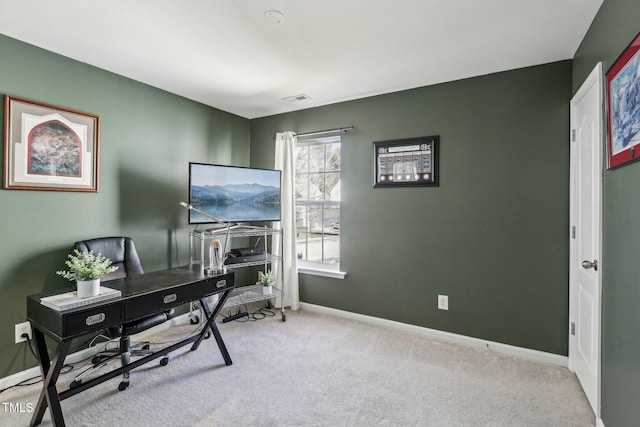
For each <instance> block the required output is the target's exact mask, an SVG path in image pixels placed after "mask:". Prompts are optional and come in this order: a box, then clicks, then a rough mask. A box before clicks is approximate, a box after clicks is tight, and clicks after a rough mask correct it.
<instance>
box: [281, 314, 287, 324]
mask: <svg viewBox="0 0 640 427" xmlns="http://www.w3.org/2000/svg"><path fill="white" fill-rule="evenodd" d="M282 321H283V322H286V321H287V315H286V314H284V313H282Z"/></svg>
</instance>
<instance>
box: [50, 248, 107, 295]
mask: <svg viewBox="0 0 640 427" xmlns="http://www.w3.org/2000/svg"><path fill="white" fill-rule="evenodd" d="M65 264H66V265H67V266H68V267H69V270H60V271H56V274H58V275H60V276H62V277H64V278H65V279H69V280H71V281H73V280H75V281H76V286H77V288H78V296H79V297H80V298H88V297H92V296H96V295H98V294H100V278H101V277H102V276H104V275H105V274H108V273H113V272H114V271H116V270H117V269H118V266H115V265H111V260H110V259H108V258H106V257H104V256H102V254H98V255H94V253H93V251H89V252H80V251H79V250H77V249H74V250H73V253H72V254H69V259H68V260H67V261H65Z"/></svg>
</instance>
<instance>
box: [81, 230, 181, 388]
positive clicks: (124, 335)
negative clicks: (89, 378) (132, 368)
mask: <svg viewBox="0 0 640 427" xmlns="http://www.w3.org/2000/svg"><path fill="white" fill-rule="evenodd" d="M73 249H77V250H79V251H80V252H89V251H93V253H94V254H96V255H97V254H102V255H103V256H105V257H106V258H108V259H110V260H111V262H112V263H113V265H117V266H118V269H117V270H116V271H114V272H113V273H109V274H107V275H105V276H104V277H103V278H102V279H101V283H104V282H108V281H109V280H114V279H120V278H122V277H127V276H135V275H138V274H142V273H144V271H143V270H142V264H141V263H140V258H138V252H137V251H136V247H135V245H134V244H133V240H132V239H131V238H130V237H101V238H97V239H91V240H83V241H80V242H76V243H75V244H74V246H73ZM105 286H107V287H108V286H109V284H108V283H105ZM173 316H174V310H173V309H171V310H168V311H165V312H162V313H158V314H154V315H151V316H147V317H143V318H142V319H138V320H135V321H133V322H129V323H125V324H123V325H120V326H116V327H111V328H108V329H107V330H105V335H107V336H108V337H109V338H112V339H114V338H120V345H119V346H118V348H117V349H114V350H107V351H103V352H100V353H98V354H96V355H95V356H94V357H93V359H92V360H91V362H92V364H93V368H99V367H102V366H104V365H105V364H106V363H107V362H108V361H110V360H111V359H115V358H117V357H118V356H120V359H121V361H122V365H126V364H127V363H129V361H130V360H131V356H145V355H148V354H151V353H152V352H151V351H150V350H149V343H140V344H138V345H137V346H136V348H132V347H131V335H134V334H137V333H139V332H142V331H146V330H147V329H149V328H152V327H154V326H157V325H160V324H161V323H164V322H166V321H167V320H169V319H171V318H172V317H173ZM138 347H139V348H138ZM167 363H169V358H168V357H167V356H165V357H163V358H162V359H161V360H160V365H162V366H164V365H166V364H167ZM91 370H92V369H88V370H86V371H85V372H82V373H81V374H79V375H78V376H76V378H75V379H74V380H73V381H72V382H71V384H70V387H71V388H73V387H76V386H78V385H80V384H81V383H82V377H83V376H86V375H87V374H88V373H89V372H91ZM128 386H129V371H127V372H125V373H124V375H123V378H122V382H120V384H119V385H118V390H120V391H122V390H125V389H126V388H127V387H128Z"/></svg>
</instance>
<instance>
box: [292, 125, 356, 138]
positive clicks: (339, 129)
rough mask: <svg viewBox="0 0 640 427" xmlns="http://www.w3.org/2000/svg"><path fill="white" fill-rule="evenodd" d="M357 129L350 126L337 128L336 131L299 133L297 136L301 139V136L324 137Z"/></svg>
mask: <svg viewBox="0 0 640 427" xmlns="http://www.w3.org/2000/svg"><path fill="white" fill-rule="evenodd" d="M353 129H355V127H354V126H349V127H346V128H336V129H327V130H317V131H313V132H305V133H297V134H296V136H298V137H300V136H314V135H322V134H325V133H335V132H340V133H347V132H348V131H350V130H353Z"/></svg>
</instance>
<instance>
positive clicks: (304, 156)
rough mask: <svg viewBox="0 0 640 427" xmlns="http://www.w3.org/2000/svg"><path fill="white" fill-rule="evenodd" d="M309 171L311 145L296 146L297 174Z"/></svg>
mask: <svg viewBox="0 0 640 427" xmlns="http://www.w3.org/2000/svg"><path fill="white" fill-rule="evenodd" d="M301 172H309V147H308V146H306V147H305V146H302V147H296V174H298V173H301Z"/></svg>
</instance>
